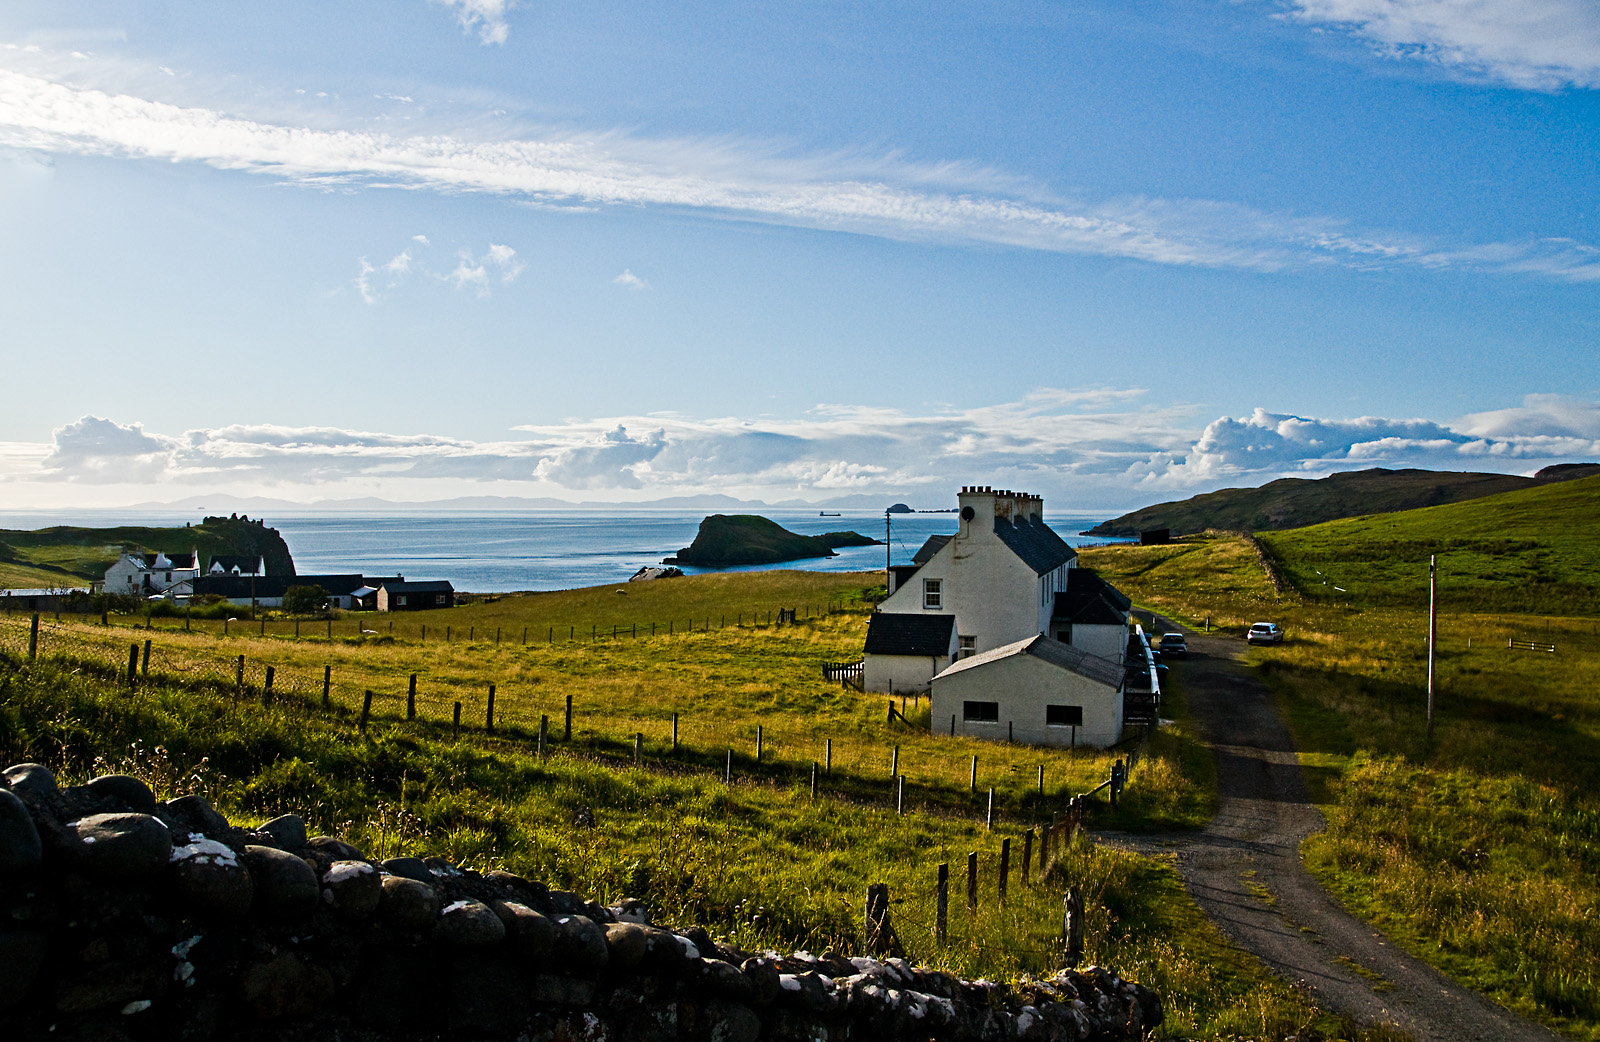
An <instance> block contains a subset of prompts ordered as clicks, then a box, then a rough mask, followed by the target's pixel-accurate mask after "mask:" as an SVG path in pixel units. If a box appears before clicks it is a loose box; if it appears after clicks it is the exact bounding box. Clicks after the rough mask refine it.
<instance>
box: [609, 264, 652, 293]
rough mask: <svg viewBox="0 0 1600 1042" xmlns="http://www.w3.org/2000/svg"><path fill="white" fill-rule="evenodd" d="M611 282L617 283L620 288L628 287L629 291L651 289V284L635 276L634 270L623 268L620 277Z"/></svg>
mask: <svg viewBox="0 0 1600 1042" xmlns="http://www.w3.org/2000/svg"><path fill="white" fill-rule="evenodd" d="M611 281H612V282H614V283H616V284H617V285H619V286H624V287H626V288H628V289H649V288H650V284H649V283H648V282H646V281H645V280H644V279H641V278H640V277H639V276H637V275H635V274H634V273H633V272H632V270H630V269H628V268H623V269H622V274H621V275H618V276H617V277H616V278H614V279H612V280H611Z"/></svg>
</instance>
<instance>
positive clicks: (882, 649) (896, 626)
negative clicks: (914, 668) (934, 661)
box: [866, 611, 956, 655]
mask: <svg viewBox="0 0 1600 1042" xmlns="http://www.w3.org/2000/svg"><path fill="white" fill-rule="evenodd" d="M955 628H956V617H955V616H954V615H933V614H919V613H917V612H884V611H880V612H877V613H876V614H874V615H873V616H872V618H871V619H870V620H868V622H867V646H866V652H867V654H869V655H948V654H950V637H951V635H952V634H953V633H954V632H955Z"/></svg>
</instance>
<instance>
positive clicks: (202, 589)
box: [194, 573, 381, 600]
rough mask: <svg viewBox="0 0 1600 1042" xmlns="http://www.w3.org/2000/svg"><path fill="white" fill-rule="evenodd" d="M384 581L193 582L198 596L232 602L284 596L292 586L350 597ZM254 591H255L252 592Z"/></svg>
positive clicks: (280, 578) (273, 578) (211, 578)
mask: <svg viewBox="0 0 1600 1042" xmlns="http://www.w3.org/2000/svg"><path fill="white" fill-rule="evenodd" d="M380 581H381V580H376V579H368V578H366V577H365V576H362V575H254V576H252V575H233V574H231V573H230V574H223V575H202V576H200V578H198V579H196V580H195V581H194V592H195V593H196V594H204V593H213V594H217V595H219V596H222V597H227V598H229V599H230V600H236V599H238V598H241V597H258V598H261V597H282V596H283V595H284V594H286V593H288V592H289V588H290V587H292V586H320V587H322V589H323V591H324V592H325V593H327V594H328V595H329V596H333V597H348V596H350V595H351V594H352V593H354V592H355V591H356V590H357V589H358V588H360V587H361V586H364V585H366V584H368V583H372V582H380ZM252 591H253V592H252Z"/></svg>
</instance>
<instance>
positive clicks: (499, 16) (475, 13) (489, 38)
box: [429, 0, 516, 44]
mask: <svg viewBox="0 0 1600 1042" xmlns="http://www.w3.org/2000/svg"><path fill="white" fill-rule="evenodd" d="M429 3H433V4H437V5H439V6H440V7H448V8H450V9H451V10H453V11H454V12H455V14H456V21H458V22H460V23H461V29H462V31H463V32H468V33H472V32H475V33H477V34H478V39H479V40H481V41H482V42H483V43H485V44H491V43H495V44H503V43H505V42H506V37H507V36H509V35H510V33H511V26H510V25H508V24H507V23H506V15H507V14H508V13H509V12H510V11H511V8H513V7H515V6H516V2H515V0H429Z"/></svg>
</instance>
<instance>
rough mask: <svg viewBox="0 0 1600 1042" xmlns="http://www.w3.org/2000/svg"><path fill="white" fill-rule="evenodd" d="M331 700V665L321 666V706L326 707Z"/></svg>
mask: <svg viewBox="0 0 1600 1042" xmlns="http://www.w3.org/2000/svg"><path fill="white" fill-rule="evenodd" d="M332 702H333V667H332V666H323V667H322V707H323V708H324V709H326V708H327V707H328V706H329V705H331V704H332Z"/></svg>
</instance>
